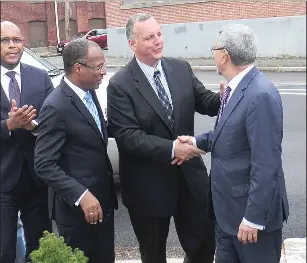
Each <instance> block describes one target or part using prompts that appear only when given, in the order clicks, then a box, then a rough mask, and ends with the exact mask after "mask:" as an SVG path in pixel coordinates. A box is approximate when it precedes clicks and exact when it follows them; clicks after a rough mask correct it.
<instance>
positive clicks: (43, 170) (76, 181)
mask: <svg viewBox="0 0 307 263" xmlns="http://www.w3.org/2000/svg"><path fill="white" fill-rule="evenodd" d="M92 96H93V99H94V102H95V104H96V107H97V110H98V112H99V115H100V120H101V125H102V130H103V136H102V135H101V133H100V131H99V129H98V127H97V125H96V123H95V121H94V118H93V117H92V115H91V113H90V112H89V111H88V109H87V108H86V106H85V105H84V103H83V102H82V101H81V100H80V98H79V97H78V95H77V94H76V93H75V92H74V91H73V90H72V89H71V88H70V87H69V86H68V85H67V84H66V83H65V82H64V80H62V82H61V84H60V85H59V86H58V87H57V88H56V89H55V90H54V91H53V92H52V93H51V94H50V95H49V97H48V98H47V100H46V101H45V103H44V105H43V107H42V110H41V115H40V119H39V120H40V126H39V133H38V137H37V142H36V147H35V169H36V172H37V175H38V176H39V177H40V178H41V179H42V180H43V181H45V182H46V183H47V184H48V185H49V186H50V187H51V188H52V189H53V191H54V196H52V198H51V200H50V201H51V203H50V213H52V216H53V218H55V219H56V220H57V221H58V222H61V223H63V224H78V223H80V222H84V221H85V217H84V214H83V211H82V209H81V207H80V206H78V207H76V206H75V205H74V204H75V202H76V201H77V200H78V198H79V197H80V196H81V195H82V194H83V193H84V191H85V190H86V189H89V191H90V192H91V193H92V194H93V195H94V196H95V197H96V198H97V199H98V200H99V202H100V205H101V207H102V209H103V210H104V209H107V208H116V207H117V200H116V194H115V190H114V182H113V172H112V166H111V162H110V160H109V157H108V154H107V142H108V134H107V129H106V123H105V121H104V118H103V114H102V111H101V108H100V105H99V102H98V100H97V97H96V93H95V91H93V92H92Z"/></svg>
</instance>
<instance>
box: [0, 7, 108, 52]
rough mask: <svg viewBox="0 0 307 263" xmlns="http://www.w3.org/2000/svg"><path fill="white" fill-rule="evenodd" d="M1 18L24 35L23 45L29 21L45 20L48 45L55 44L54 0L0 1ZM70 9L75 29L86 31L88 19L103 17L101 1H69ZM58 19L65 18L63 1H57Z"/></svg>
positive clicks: (27, 41) (27, 42) (27, 44)
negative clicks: (31, 0) (74, 21)
mask: <svg viewBox="0 0 307 263" xmlns="http://www.w3.org/2000/svg"><path fill="white" fill-rule="evenodd" d="M0 5H1V20H9V21H12V22H13V23H15V24H16V25H17V26H18V27H19V28H20V29H21V31H22V33H23V35H24V37H25V46H29V34H28V23H29V22H30V21H45V22H46V27H47V28H46V32H47V42H48V46H54V45H56V44H57V36H56V23H55V10H54V1H45V2H42V3H34V4H33V3H27V2H25V1H6V2H2V1H1V2H0ZM70 8H71V10H72V13H71V19H74V20H76V21H77V29H78V32H80V31H87V30H89V28H88V19H91V18H103V19H105V9H104V3H103V2H100V3H99V2H86V1H78V2H70ZM58 17H59V21H60V20H62V19H64V18H65V9H64V3H63V2H61V3H58Z"/></svg>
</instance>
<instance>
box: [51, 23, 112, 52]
mask: <svg viewBox="0 0 307 263" xmlns="http://www.w3.org/2000/svg"><path fill="white" fill-rule="evenodd" d="M82 37H83V38H86V39H88V40H92V41H94V42H96V43H97V44H98V45H99V46H100V47H101V48H102V49H107V48H108V35H107V30H106V29H92V30H90V31H83V32H79V33H78V34H76V35H74V36H73V37H72V38H71V39H69V40H64V41H61V42H60V43H59V44H58V45H57V52H58V53H60V54H62V53H63V50H64V48H65V46H66V45H67V44H68V43H69V42H70V41H71V40H73V39H77V38H82Z"/></svg>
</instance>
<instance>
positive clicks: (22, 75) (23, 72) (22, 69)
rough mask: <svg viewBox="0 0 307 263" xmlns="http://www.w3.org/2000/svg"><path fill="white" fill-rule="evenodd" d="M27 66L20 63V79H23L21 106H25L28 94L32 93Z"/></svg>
mask: <svg viewBox="0 0 307 263" xmlns="http://www.w3.org/2000/svg"><path fill="white" fill-rule="evenodd" d="M27 70H28V68H27V65H24V64H22V63H20V78H21V93H20V106H21V107H22V106H23V105H25V104H26V103H25V102H26V101H27V96H28V93H29V92H31V87H32V85H31V83H30V79H28V77H27V76H28V75H27Z"/></svg>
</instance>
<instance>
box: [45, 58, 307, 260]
mask: <svg viewBox="0 0 307 263" xmlns="http://www.w3.org/2000/svg"><path fill="white" fill-rule="evenodd" d="M48 60H50V61H52V63H54V64H57V66H59V67H61V63H62V62H61V57H53V58H49V59H48ZM108 72H109V73H110V74H113V73H114V72H116V70H115V69H112V70H111V69H110V70H108ZM195 74H196V75H197V77H198V78H199V79H200V80H201V81H202V82H203V83H204V84H205V85H206V87H207V88H210V89H212V90H216V91H217V90H218V88H219V84H218V83H219V82H220V81H221V80H223V78H222V77H221V76H218V75H217V74H216V73H215V72H213V71H210V72H204V71H201V72H200V71H198V72H196V73H195ZM267 75H268V76H269V77H270V79H271V80H272V81H273V82H274V83H275V85H276V86H277V87H278V89H279V91H280V93H281V95H282V100H283V105H284V139H283V165H284V172H285V177H286V185H287V190H288V197H289V202H290V217H289V221H288V224H286V225H285V227H284V231H283V238H284V239H286V238H298V237H305V236H306V74H305V73H273V72H271V73H267ZM213 125H214V118H209V117H206V116H200V115H199V114H196V115H195V133H196V134H200V133H201V132H203V131H208V130H210V129H212V128H213ZM204 161H205V163H206V165H207V167H208V169H209V168H210V156H209V154H207V155H206V156H204ZM119 198H120V197H119ZM115 218H116V220H115V224H116V248H117V259H136V258H139V253H138V250H137V242H136V238H135V236H134V234H133V230H132V227H131V225H130V222H129V219H128V215H127V211H126V209H125V208H124V207H123V206H122V205H121V203H120V208H119V211H117V212H116V215H115ZM167 254H168V257H172V258H180V257H182V256H183V253H182V251H181V249H180V245H179V242H178V238H177V236H176V232H175V230H174V227H173V224H172V226H171V228H170V236H169V239H168V248H167Z"/></svg>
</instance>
